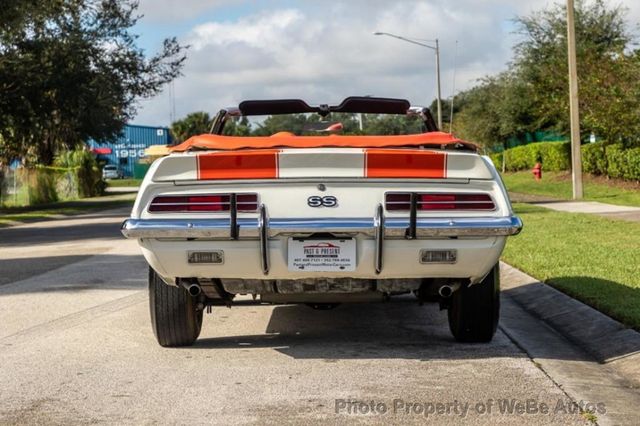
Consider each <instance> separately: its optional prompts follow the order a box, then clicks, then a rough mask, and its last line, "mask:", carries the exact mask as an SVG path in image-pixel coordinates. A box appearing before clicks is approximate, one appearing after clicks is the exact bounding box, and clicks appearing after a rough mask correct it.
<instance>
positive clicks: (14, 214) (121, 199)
mask: <svg viewBox="0 0 640 426" xmlns="http://www.w3.org/2000/svg"><path fill="white" fill-rule="evenodd" d="M135 196H136V194H133V193H132V194H118V195H108V196H103V197H94V198H84V199H81V200H74V201H62V202H59V203H53V204H49V205H46V206H33V207H12V208H4V209H0V227H2V226H8V225H11V224H12V223H15V222H32V221H38V220H44V219H47V218H51V217H53V216H59V215H64V216H70V215H76V214H82V213H89V212H92V211H100V210H106V209H112V208H117V207H125V206H131V205H133V202H134V200H135Z"/></svg>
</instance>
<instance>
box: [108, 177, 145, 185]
mask: <svg viewBox="0 0 640 426" xmlns="http://www.w3.org/2000/svg"><path fill="white" fill-rule="evenodd" d="M141 184H142V179H111V180H108V181H107V186H108V187H122V186H126V187H129V186H140V185H141Z"/></svg>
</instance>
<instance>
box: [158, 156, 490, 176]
mask: <svg viewBox="0 0 640 426" xmlns="http://www.w3.org/2000/svg"><path fill="white" fill-rule="evenodd" d="M158 161H159V163H158V164H157V167H155V168H154V169H153V180H154V181H155V182H166V181H184V180H246V179H287V178H379V179H384V178H392V179H393V178H399V179H401V178H405V179H447V178H451V179H491V178H492V174H491V172H490V170H489V169H488V168H487V165H486V164H485V163H484V161H483V160H482V158H481V157H480V156H479V155H477V154H475V153H465V152H447V151H438V150H422V149H421V150H419V149H358V148H333V149H331V148H323V149H284V150H276V149H271V150H244V151H217V152H203V153H194V154H183V155H170V156H168V157H165V158H162V159H160V160H158Z"/></svg>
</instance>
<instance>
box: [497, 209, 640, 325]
mask: <svg viewBox="0 0 640 426" xmlns="http://www.w3.org/2000/svg"><path fill="white" fill-rule="evenodd" d="M514 207H515V210H516V213H517V214H518V215H520V216H521V217H522V219H523V221H524V224H525V226H524V229H523V231H522V233H521V234H520V235H518V236H515V237H510V238H509V242H508V243H507V247H506V249H505V251H504V254H503V260H504V261H505V262H507V263H509V264H510V265H513V266H514V267H516V268H518V269H520V270H522V271H524V272H526V273H528V274H529V275H531V276H534V277H536V278H537V279H539V280H541V281H544V282H546V283H547V284H549V285H551V286H553V287H555V288H557V289H558V290H561V291H563V292H564V293H567V294H569V295H570V296H572V297H575V298H576V299H578V300H581V301H582V302H584V303H586V304H588V305H590V306H593V307H594V308H596V309H598V310H600V311H602V312H604V313H605V314H607V315H609V316H611V317H613V318H616V319H617V320H618V321H620V322H622V323H624V324H626V325H628V326H630V327H633V328H634V329H636V330H638V331H640V223H633V222H623V221H616V220H612V219H606V218H602V217H599V216H595V215H588V214H579V213H563V212H556V211H552V210H549V209H545V208H542V207H536V206H531V205H526V204H516V205H515V206H514Z"/></svg>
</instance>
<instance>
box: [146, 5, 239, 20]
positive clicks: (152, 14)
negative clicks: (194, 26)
mask: <svg viewBox="0 0 640 426" xmlns="http://www.w3.org/2000/svg"><path fill="white" fill-rule="evenodd" d="M231 3H234V1H233V0H141V1H140V5H139V7H138V12H140V13H141V14H143V15H144V17H145V22H151V23H153V22H179V21H182V20H185V19H191V18H193V17H196V16H198V15H201V14H202V13H204V12H208V11H210V10H213V9H215V8H218V7H221V6H227V5H229V4H231ZM236 3H237V1H236Z"/></svg>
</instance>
